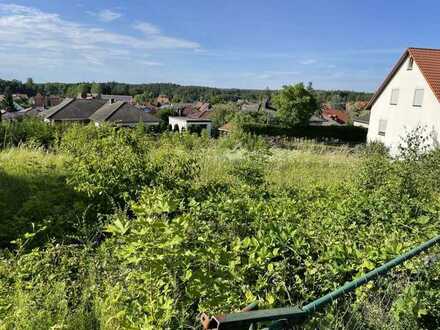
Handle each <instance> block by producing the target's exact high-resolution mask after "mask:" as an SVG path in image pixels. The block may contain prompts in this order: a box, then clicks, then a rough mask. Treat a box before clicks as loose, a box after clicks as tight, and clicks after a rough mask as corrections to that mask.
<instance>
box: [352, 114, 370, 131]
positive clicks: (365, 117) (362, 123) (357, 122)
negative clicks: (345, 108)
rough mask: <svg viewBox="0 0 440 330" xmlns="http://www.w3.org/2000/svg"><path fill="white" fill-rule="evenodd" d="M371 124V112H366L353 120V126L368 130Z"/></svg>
mask: <svg viewBox="0 0 440 330" xmlns="http://www.w3.org/2000/svg"><path fill="white" fill-rule="evenodd" d="M369 123H370V112H369V111H368V112H366V113H364V114H361V115H360V116H356V117H354V118H353V126H356V127H363V128H368V126H369Z"/></svg>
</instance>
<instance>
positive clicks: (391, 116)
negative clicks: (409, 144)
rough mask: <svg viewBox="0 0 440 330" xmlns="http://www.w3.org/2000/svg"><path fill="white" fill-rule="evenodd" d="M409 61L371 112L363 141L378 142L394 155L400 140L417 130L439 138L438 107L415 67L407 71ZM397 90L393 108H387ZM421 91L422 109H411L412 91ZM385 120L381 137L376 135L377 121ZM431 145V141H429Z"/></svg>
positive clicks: (439, 120) (439, 104) (439, 119)
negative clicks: (421, 129)
mask: <svg viewBox="0 0 440 330" xmlns="http://www.w3.org/2000/svg"><path fill="white" fill-rule="evenodd" d="M408 61H409V57H408V58H407V59H406V61H405V62H404V63H403V65H402V66H401V67H400V68H399V70H398V71H397V73H396V74H395V75H394V77H393V79H392V80H391V81H390V82H389V83H388V86H387V87H386V88H385V90H384V91H383V92H382V94H381V95H380V97H379V98H378V99H377V100H376V102H375V103H374V105H373V107H372V109H371V116H370V123H369V129H368V137H367V140H368V141H369V142H372V141H381V142H383V143H384V144H385V145H386V146H387V147H389V148H390V152H391V154H394V155H396V154H397V151H398V148H397V147H398V146H399V144H400V143H401V141H402V138H403V137H404V136H406V135H407V132H408V131H411V130H412V129H414V128H416V127H417V126H427V131H428V134H434V135H436V136H437V135H439V132H440V103H439V101H438V100H437V98H436V97H435V95H434V93H433V92H432V90H431V88H430V87H429V85H428V83H427V81H426V80H425V78H424V77H423V74H422V72H421V71H420V69H419V67H418V66H417V63H416V62H415V61H414V65H413V69H412V70H407V66H408ZM395 88H398V89H399V100H398V104H397V105H391V104H390V101H391V91H392V89H395ZM416 88H417V89H419V88H421V89H424V97H423V105H422V107H415V106H413V101H414V91H415V89H416ZM381 119H385V120H387V129H386V133H385V136H380V135H378V132H379V120H381ZM431 141H432V140H431Z"/></svg>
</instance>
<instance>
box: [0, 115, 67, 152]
mask: <svg viewBox="0 0 440 330" xmlns="http://www.w3.org/2000/svg"><path fill="white" fill-rule="evenodd" d="M63 129H64V126H54V125H48V124H47V123H44V122H43V121H42V120H41V119H37V118H26V119H23V120H20V121H13V122H10V121H0V148H6V147H13V146H17V145H19V144H21V143H25V142H32V143H34V144H36V145H38V146H44V147H46V148H48V147H53V146H54V144H55V143H56V142H57V139H58V137H59V136H60V135H61V132H62V131H63Z"/></svg>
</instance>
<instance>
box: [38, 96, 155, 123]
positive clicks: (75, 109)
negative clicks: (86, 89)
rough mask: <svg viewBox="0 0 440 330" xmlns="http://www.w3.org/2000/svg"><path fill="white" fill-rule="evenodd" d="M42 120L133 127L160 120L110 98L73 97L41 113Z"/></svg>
mask: <svg viewBox="0 0 440 330" xmlns="http://www.w3.org/2000/svg"><path fill="white" fill-rule="evenodd" d="M43 117H44V120H45V121H46V122H50V123H61V122H79V123H89V122H94V123H95V125H97V126H99V125H100V124H101V123H103V122H108V123H111V124H114V125H116V126H124V127H133V126H135V125H137V124H138V123H143V124H144V125H147V126H152V125H159V123H160V120H159V119H158V118H156V117H154V116H153V115H151V114H149V113H146V112H143V111H142V110H141V109H138V108H136V107H135V106H133V105H131V104H129V103H127V102H123V101H115V100H113V99H110V100H108V101H106V100H102V99H90V100H88V99H74V98H69V99H66V100H64V101H63V102H62V103H60V104H59V105H57V106H55V107H52V108H51V109H49V110H47V111H46V112H44V114H43Z"/></svg>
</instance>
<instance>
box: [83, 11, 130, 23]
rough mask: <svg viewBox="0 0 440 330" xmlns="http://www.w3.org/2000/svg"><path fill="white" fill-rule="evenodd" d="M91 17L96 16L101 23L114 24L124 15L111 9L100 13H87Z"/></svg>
mask: <svg viewBox="0 0 440 330" xmlns="http://www.w3.org/2000/svg"><path fill="white" fill-rule="evenodd" d="M86 13H87V14H89V15H90V16H96V17H97V18H98V19H99V20H100V21H101V22H112V21H114V20H117V19H118V18H120V17H121V16H122V14H120V13H117V12H114V11H112V10H110V9H104V10H101V11H99V12H97V13H96V12H93V11H87V12H86Z"/></svg>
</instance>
